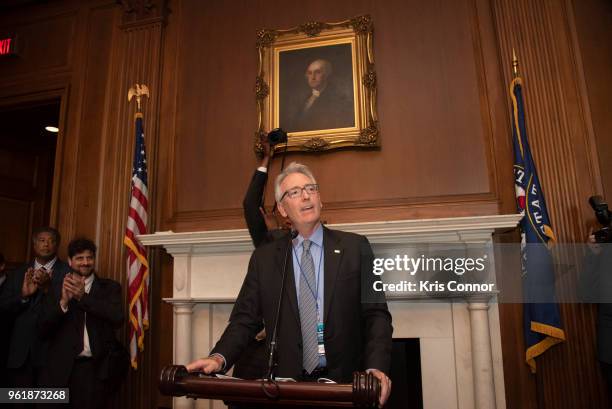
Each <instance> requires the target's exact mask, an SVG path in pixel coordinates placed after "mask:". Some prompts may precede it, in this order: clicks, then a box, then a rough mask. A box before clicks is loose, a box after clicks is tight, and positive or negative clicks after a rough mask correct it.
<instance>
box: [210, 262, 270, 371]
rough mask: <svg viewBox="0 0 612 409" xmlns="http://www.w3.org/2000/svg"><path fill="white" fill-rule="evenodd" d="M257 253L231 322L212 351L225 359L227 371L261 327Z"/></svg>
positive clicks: (237, 300)
mask: <svg viewBox="0 0 612 409" xmlns="http://www.w3.org/2000/svg"><path fill="white" fill-rule="evenodd" d="M255 254H256V253H253V255H252V256H251V261H250V262H249V269H248V272H247V275H246V278H245V279H244V283H243V284H242V288H241V289H240V293H239V294H238V298H237V299H236V304H235V305H234V309H233V310H232V314H231V321H230V322H229V324H228V326H227V328H226V329H225V331H224V332H223V335H222V336H221V338H220V339H219V341H218V342H217V344H216V345H215V347H214V348H213V350H212V351H211V354H221V355H223V357H224V358H225V362H226V366H225V368H224V369H225V370H228V369H229V368H231V367H232V365H233V364H234V363H235V362H236V360H237V359H238V358H240V355H241V353H242V351H243V350H244V349H245V348H246V346H247V345H248V343H249V341H250V340H251V339H253V338H254V337H255V334H256V333H257V331H258V330H259V329H260V327H261V321H262V314H261V304H260V299H259V294H260V291H259V290H260V285H261V283H260V280H259V274H258V271H257V270H258V269H257V260H256V255H255Z"/></svg>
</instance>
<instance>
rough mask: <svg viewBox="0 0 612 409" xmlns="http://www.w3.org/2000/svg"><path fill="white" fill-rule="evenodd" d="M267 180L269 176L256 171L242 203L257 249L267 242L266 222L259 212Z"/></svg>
mask: <svg viewBox="0 0 612 409" xmlns="http://www.w3.org/2000/svg"><path fill="white" fill-rule="evenodd" d="M266 180H268V174H267V173H266V172H260V171H259V170H256V171H255V173H254V174H253V177H252V178H251V183H250V184H249V187H248V189H247V192H246V195H245V196H244V201H243V202H242V207H243V209H244V219H245V220H246V224H247V227H248V229H249V234H250V235H251V240H253V245H254V246H255V247H258V246H259V245H260V244H261V243H262V242H263V241H264V240H265V238H266V233H267V231H268V228H267V227H266V222H265V220H264V218H263V216H262V215H261V213H260V212H259V207H260V206H261V197H262V196H263V193H264V186H265V185H266Z"/></svg>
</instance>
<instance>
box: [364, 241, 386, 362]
mask: <svg viewBox="0 0 612 409" xmlns="http://www.w3.org/2000/svg"><path fill="white" fill-rule="evenodd" d="M360 253H361V257H362V261H361V263H362V270H361V274H362V286H363V287H362V302H361V316H362V323H363V332H364V369H378V370H381V371H382V372H384V373H385V374H389V370H390V368H391V350H392V334H393V327H392V326H391V314H390V313H389V309H388V308H387V302H386V300H385V295H384V293H382V292H376V291H374V288H373V282H374V275H373V274H372V263H373V260H374V254H373V252H372V247H371V246H370V242H369V241H368V239H367V238H365V237H363V240H362V242H361V243H360Z"/></svg>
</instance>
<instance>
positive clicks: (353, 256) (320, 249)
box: [187, 163, 392, 405]
mask: <svg viewBox="0 0 612 409" xmlns="http://www.w3.org/2000/svg"><path fill="white" fill-rule="evenodd" d="M275 198H276V202H277V203H278V206H279V210H280V212H281V214H282V215H283V216H285V217H288V218H289V219H290V220H291V223H292V225H293V228H294V229H295V230H296V231H297V232H298V236H297V237H296V238H295V239H293V240H292V241H291V242H289V241H288V240H287V241H285V240H276V241H274V242H271V243H268V244H265V245H262V246H260V247H258V248H257V249H256V250H255V251H254V252H253V255H252V256H251V260H250V263H249V269H248V272H247V276H246V278H245V280H244V283H243V285H242V289H241V290H240V294H239V295H238V299H237V300H236V305H235V306H234V311H233V312H232V319H231V321H230V322H229V324H228V326H227V328H226V330H225V332H224V333H223V335H222V337H221V339H220V340H219V342H218V343H217V344H216V345H215V347H214V348H213V350H212V352H211V355H210V356H209V357H207V358H202V359H198V360H196V361H195V362H192V363H190V364H189V365H187V369H188V370H189V371H195V370H201V371H203V372H205V373H211V372H218V371H222V370H227V369H229V368H230V367H231V366H232V365H233V364H234V362H235V361H236V359H237V358H238V357H239V356H240V353H241V352H242V350H243V349H244V348H245V346H246V345H247V344H248V342H249V341H250V340H251V339H252V337H253V336H254V335H255V333H256V331H257V329H258V327H259V325H260V323H261V321H262V319H263V321H264V323H265V326H266V332H267V333H268V334H271V333H272V332H273V326H274V321H275V313H276V308H277V305H278V294H279V291H280V285H281V277H282V269H283V265H284V264H285V263H284V257H285V254H286V250H287V248H288V247H287V246H288V245H291V246H292V250H293V251H292V252H291V253H289V254H291V255H290V257H291V262H289V263H288V267H289V271H288V275H287V283H286V286H285V293H284V301H283V304H282V309H281V314H280V322H279V325H278V331H279V337H278V345H279V347H278V354H277V356H278V359H277V362H278V368H277V371H276V375H277V376H280V377H290V378H295V379H300V380H307V381H308V380H313V381H315V380H316V379H318V378H319V377H326V378H331V379H333V380H336V381H340V382H350V381H351V380H352V373H353V371H356V370H368V371H370V372H371V373H373V374H374V376H376V377H377V378H378V379H379V380H380V381H381V386H382V391H381V396H380V404H381V405H383V404H384V403H385V402H386V400H387V398H388V397H389V393H390V389H391V381H390V380H389V378H388V377H387V375H386V373H388V371H389V368H390V363H391V334H392V327H391V315H390V314H389V311H388V309H387V304H386V302H385V301H384V294H373V292H374V291H373V288H372V286H371V281H373V280H371V279H372V270H371V268H372V266H371V260H372V258H373V255H372V251H371V248H370V244H369V242H368V240H367V239H366V238H365V237H363V236H359V235H357V234H352V233H345V232H341V231H333V230H329V229H327V228H325V227H323V226H322V224H321V221H320V215H321V207H322V205H321V200H320V197H319V188H318V185H317V183H316V180H315V178H314V176H313V175H312V173H311V172H310V170H309V169H308V168H307V167H306V166H304V165H300V164H297V163H292V164H291V165H289V166H288V167H287V169H285V170H284V171H283V172H282V173H281V174H280V175H279V176H278V177H277V179H276V183H275ZM287 239H290V236H289V235H287ZM362 279H363V280H362ZM362 286H363V288H362ZM362 290H363V293H364V294H365V295H366V296H367V298H368V299H362V295H363V294H362Z"/></svg>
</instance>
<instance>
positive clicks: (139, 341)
mask: <svg viewBox="0 0 612 409" xmlns="http://www.w3.org/2000/svg"><path fill="white" fill-rule="evenodd" d="M135 122H136V124H135V125H136V144H135V146H134V163H133V165H132V193H131V195H130V208H129V212H128V219H127V226H126V228H125V237H124V238H123V243H124V244H125V246H126V247H127V271H128V300H129V305H130V307H129V318H130V319H129V321H130V358H131V361H132V367H133V368H134V369H136V368H138V361H137V357H138V350H140V351H142V350H143V349H144V331H145V330H146V329H147V328H149V309H148V300H149V262H148V261H147V253H146V251H145V248H144V247H143V245H142V244H141V243H140V241H139V240H138V239H137V238H136V236H137V235H139V234H146V233H147V209H148V207H149V191H148V189H147V156H146V153H145V139H144V130H143V125H142V114H141V113H137V114H136V121H135Z"/></svg>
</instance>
